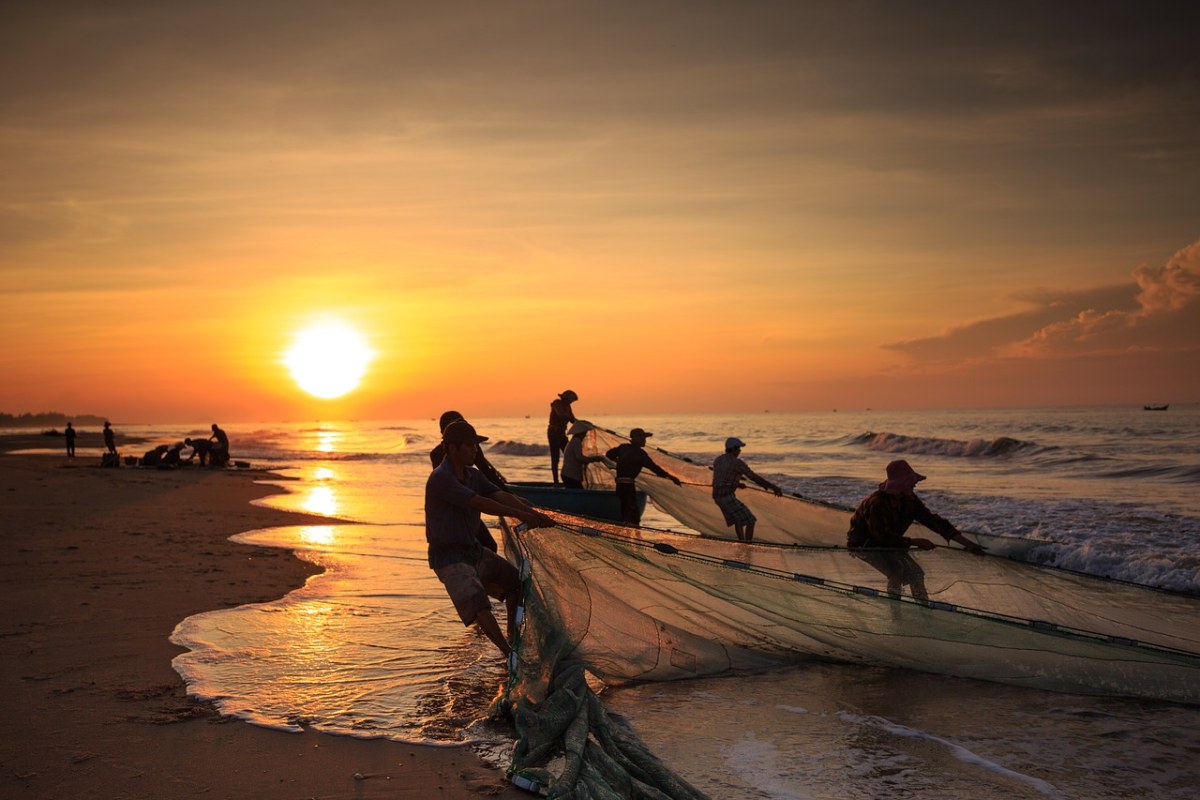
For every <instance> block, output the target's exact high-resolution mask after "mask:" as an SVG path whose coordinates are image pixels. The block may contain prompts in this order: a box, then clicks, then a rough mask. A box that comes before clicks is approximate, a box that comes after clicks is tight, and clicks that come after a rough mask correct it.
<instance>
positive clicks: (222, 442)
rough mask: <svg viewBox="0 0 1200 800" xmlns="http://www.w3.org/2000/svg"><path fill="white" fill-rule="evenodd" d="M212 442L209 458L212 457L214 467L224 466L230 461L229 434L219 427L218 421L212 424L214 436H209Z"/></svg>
mask: <svg viewBox="0 0 1200 800" xmlns="http://www.w3.org/2000/svg"><path fill="white" fill-rule="evenodd" d="M208 440H209V441H210V442H212V447H211V448H210V450H209V458H211V459H212V465H213V466H214V467H223V466H225V465H226V464H228V463H229V435H228V434H226V433H225V431H223V430H221V429H220V428H218V427H217V423H215V422H214V423H213V424H212V436H209V437H208Z"/></svg>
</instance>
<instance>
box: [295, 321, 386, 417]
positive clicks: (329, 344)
mask: <svg viewBox="0 0 1200 800" xmlns="http://www.w3.org/2000/svg"><path fill="white" fill-rule="evenodd" d="M374 355H375V354H374V353H373V352H372V351H371V348H369V347H367V343H366V342H365V341H363V337H362V336H361V335H360V334H359V333H358V331H356V330H354V329H353V328H351V327H350V326H348V325H344V324H342V323H340V322H323V323H320V324H317V325H313V326H311V327H309V328H306V329H304V330H303V331H300V333H298V334H296V340H295V342H294V343H293V344H292V346H291V349H289V350H288V351H287V353H285V354H284V357H283V363H284V364H286V365H287V368H288V369H289V370H290V371H291V373H292V377H293V378H294V379H295V380H296V383H298V384H299V385H300V388H301V389H303V390H304V391H306V392H308V393H309V394H311V395H313V396H314V397H321V398H324V399H327V400H328V399H331V398H334V397H341V396H342V395H344V394H346V393H347V392H350V391H353V390H354V389H356V388H357V387H358V382H359V381H361V380H362V377H363V375H365V374H366V371H367V366H368V365H369V364H370V363H371V358H372V357H373V356H374Z"/></svg>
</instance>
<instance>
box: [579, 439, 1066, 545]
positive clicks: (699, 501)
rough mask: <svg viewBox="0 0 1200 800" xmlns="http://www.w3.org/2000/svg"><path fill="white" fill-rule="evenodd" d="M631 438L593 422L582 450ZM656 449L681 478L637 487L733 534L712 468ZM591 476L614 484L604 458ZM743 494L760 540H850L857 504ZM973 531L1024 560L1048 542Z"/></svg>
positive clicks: (724, 534) (719, 534)
mask: <svg viewBox="0 0 1200 800" xmlns="http://www.w3.org/2000/svg"><path fill="white" fill-rule="evenodd" d="M627 441H628V439H627V438H626V437H624V436H621V435H620V434H617V433H614V432H613V431H609V430H605V429H603V428H593V429H592V430H591V431H590V432H589V433H588V435H587V437H586V439H585V440H584V445H583V450H584V453H586V454H587V455H589V456H597V455H603V454H605V453H607V452H609V451H610V450H612V449H613V448H615V447H617V446H619V445H621V444H624V443H625V442H627ZM652 449H653V458H654V461H655V462H656V463H657V464H658V465H659V466H661V467H662V468H663V469H664V470H665V471H666V472H668V473H670V474H671V475H672V476H676V477H678V478H679V479H680V482H679V483H678V484H676V483H674V482H673V481H671V480H667V479H664V478H662V477H659V476H658V475H655V474H653V473H651V472H648V471H643V472H641V473H640V474H639V475H638V476H637V488H639V489H641V490H642V491H644V492H645V493H646V494H648V495H649V496H650V497H651V499H653V500H654V504H655V505H656V506H658V507H659V508H660V509H662V510H663V511H665V512H666V513H667V514H670V515H671V516H672V517H674V518H675V519H677V520H679V521H680V522H681V523H683V524H684V525H686V526H687V527H688V528H690V529H692V530H693V531H696V532H698V533H699V534H700V535H702V536H709V537H713V538H717V539H734V538H735V535H734V532H733V530H732V529H731V528H730V527H729V526H728V525H726V520H725V517H724V515H723V514H722V512H721V509H720V508H719V507H718V506H717V504H716V503H714V502H713V497H712V482H713V471H712V469H711V468H709V467H708V466H704V465H700V464H696V463H695V462H693V461H691V460H690V459H687V458H684V457H682V456H678V455H674V454H672V453H669V452H667V451H666V450H661V449H659V448H652ZM587 481H588V485H589V486H593V487H604V488H610V489H611V488H613V486H614V482H613V476H612V472H611V470H610V469H609V468H608V467H606V466H605V465H604V464H602V463H593V464H589V465H588V467H587ZM738 499H739V500H741V502H743V503H744V504H745V505H746V506H747V507H748V508H749V509H750V510H751V511H752V512H753V514H754V516H755V517H757V524H756V529H755V530H756V532H755V535H754V540H755V541H757V542H769V543H775V544H799V545H817V546H824V547H844V546H845V544H846V529H847V527H848V526H847V523H848V521H849V519H850V513H851V512H852V511H853V510H854V509H851V508H846V507H843V506H837V505H834V504H832V503H824V502H821V501H818V500H812V499H809V498H805V497H802V496H800V495H798V494H789V493H782V494H779V495H777V494H775V493H774V492H771V491H767V490H765V489H760V488H758V487H755V486H748V487H746V488H745V489H743V490H742V491H741V492H740V493H739V494H738ZM915 530H917V531H920V532H919V533H917V532H914V534H913V535H914V536H923V535H926V534H928V533H929V532H928V531H926V530H925V529H924V528H921V527H920V526H919V525H918V526H916V527H915ZM972 536H973V537H975V538H976V539H978V541H979V543H980V544H981V545H983V546H984V547H985V548H986V549H987V552H988V553H989V554H991V555H997V556H1003V557H1006V558H1014V559H1017V560H1021V561H1029V560H1034V551H1035V550H1036V549H1037V548H1041V547H1044V546H1045V545H1046V542H1039V541H1033V540H1030V539H1020V538H1016V537H1007V536H994V535H989V534H981V533H972ZM950 546H952V547H959V546H961V545H960V544H957V543H956V544H952V545H950Z"/></svg>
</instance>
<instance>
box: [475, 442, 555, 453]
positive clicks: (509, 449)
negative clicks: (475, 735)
mask: <svg viewBox="0 0 1200 800" xmlns="http://www.w3.org/2000/svg"><path fill="white" fill-rule="evenodd" d="M488 452H489V453H498V454H500V455H505V456H548V455H550V446H549V445H545V444H530V443H528V442H510V441H506V440H504V439H501V440H500V441H498V442H496V443H495V444H494V445H492V446H491V447H489V448H488Z"/></svg>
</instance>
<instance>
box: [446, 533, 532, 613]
mask: <svg viewBox="0 0 1200 800" xmlns="http://www.w3.org/2000/svg"><path fill="white" fill-rule="evenodd" d="M434 573H435V574H436V575H437V576H438V580H440V581H441V582H442V585H443V586H445V587H446V594H448V595H450V601H451V602H452V603H454V610H455V611H457V612H458V618H459V619H461V620H462V623H463V625H473V624H475V617H477V616H478V615H479V612H480V611H491V609H492V603H491V601H490V600H488V597H495V598H496V599H498V600H505V599H507V598H508V597H509V596H511V595H513V594H515V593H517V592H519V591H521V573H520V572H518V571H517V568H516V567H514V566H513V565H512V564H510V563H508V561H507V560H506V559H505V558H504V557H503V556H498V555H496V554H495V553H493V552H491V551H490V550H487V551H484V554H483V555H482V556H480V558H479V561H477V562H476V563H474V564H468V563H466V562H463V561H459V562H455V563H453V564H447V565H446V566H444V567H438V568H437V569H435V570H434Z"/></svg>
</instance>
